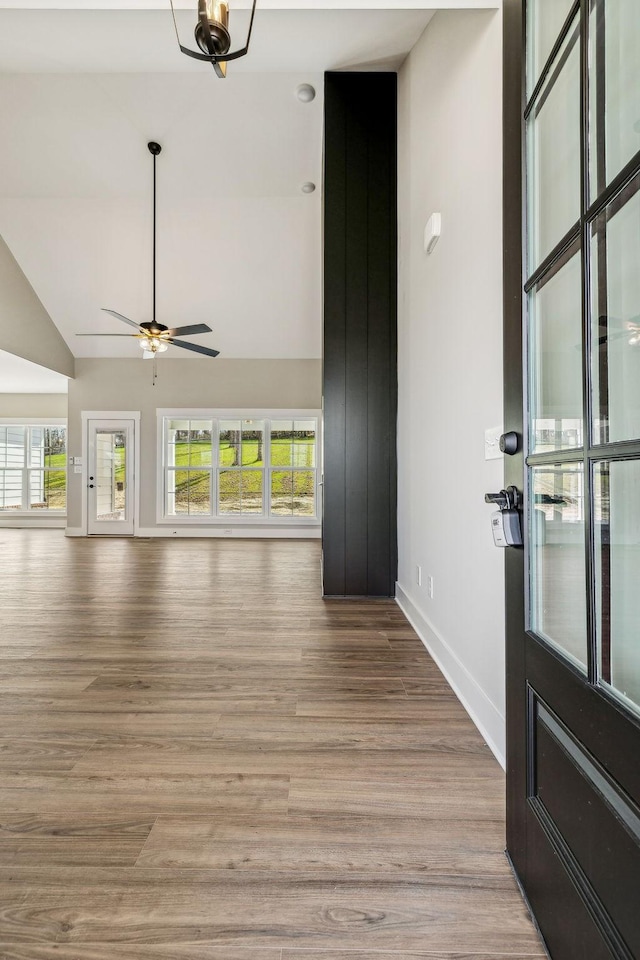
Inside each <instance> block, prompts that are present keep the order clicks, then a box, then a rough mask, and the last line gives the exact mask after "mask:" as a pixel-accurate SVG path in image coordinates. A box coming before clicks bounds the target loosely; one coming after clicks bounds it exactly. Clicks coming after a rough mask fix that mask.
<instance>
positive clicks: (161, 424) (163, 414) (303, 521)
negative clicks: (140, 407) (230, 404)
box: [156, 407, 322, 527]
mask: <svg viewBox="0 0 640 960" xmlns="http://www.w3.org/2000/svg"><path fill="white" fill-rule="evenodd" d="M156 415H157V430H158V446H157V461H156V462H157V494H156V522H157V523H158V524H159V525H170V524H172V525H174V526H175V525H180V526H183V525H184V526H224V527H229V526H234V525H240V526H278V527H287V526H289V527H292V526H293V527H299V526H303V527H305V526H308V527H317V526H319V525H320V523H321V519H322V505H321V501H320V488H321V486H322V411H321V410H318V409H300V408H294V409H289V408H286V409H277V408H270V409H260V408H258V409H255V408H254V409H246V408H240V409H238V408H219V407H218V408H174V407H171V408H162V409H160V408H159V409H157V410H156ZM170 420H200V421H202V420H209V421H212V427H211V444H212V451H211V466H210V467H198V468H196V469H200V470H203V471H204V470H206V471H210V486H209V489H210V495H211V513H209V514H202V513H201V514H194V515H191V516H187V515H185V514H176V515H169V514H168V513H167V506H168V482H167V478H168V475H169V470H170V469H172V468H171V467H170V466H169V462H168V457H167V451H168V422H169V421H170ZM222 420H241V421H242V420H256V421H263V422H264V437H263V444H264V447H263V463H264V466H263V467H246V468H245V467H243V465H242V464H240V465H239V466H238V467H226V466H222V465H221V464H220V461H219V443H220V421H222ZM280 420H314V421H315V423H316V443H315V449H316V463H315V466H313V467H293V466H292V467H291V468H288V467H286V468H283V467H282V466H278V465H276V466H274V465H273V464H272V463H271V423H272V421H280ZM243 469H247V470H255V471H259V472H260V473H261V474H262V484H263V497H262V507H263V509H262V512H261V513H247V514H241V513H239V514H235V513H220V512H219V503H218V495H219V475H220V471H221V470H238V471H241V470H243ZM283 469H285V470H289V469H291V471H292V472H308V471H312V472H313V474H314V484H313V492H314V504H315V514H314V515H313V516H290V517H289V516H283V515H281V514H272V513H271V474H272V473H273V472H274V471H275V472H281V471H282V470H283Z"/></svg>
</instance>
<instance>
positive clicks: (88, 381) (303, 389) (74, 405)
mask: <svg viewBox="0 0 640 960" xmlns="http://www.w3.org/2000/svg"><path fill="white" fill-rule="evenodd" d="M321 376H322V372H321V361H320V360H225V359H222V358H218V359H216V360H205V359H198V360H170V359H166V358H163V357H161V358H160V359H159V360H158V380H157V383H156V385H155V386H152V364H151V363H150V362H145V361H143V360H142V359H136V360H96V359H78V360H76V379H75V380H72V381H70V383H69V433H68V455H69V456H70V457H76V456H81V455H82V423H81V415H82V411H83V410H93V411H105V412H106V411H110V412H111V411H118V410H127V411H139V412H140V415H141V416H140V484H141V491H140V493H141V496H140V500H141V506H140V518H139V520H140V526H141V527H142V528H143V529H145V530H152V529H154V528H155V529H156V530H157V531H158V532H160V531H161V532H162V534H163V535H165V534H166V535H169V534H170V533H171V531H169V530H168V529H167V527H166V526H165V527H161V528H158V525H157V523H156V486H157V483H156V481H157V462H158V451H157V447H158V436H157V414H156V411H157V410H158V409H162V408H170V407H174V408H185V409H188V408H196V409H199V408H229V409H238V408H244V409H247V408H248V409H260V408H262V409H278V408H282V409H284V408H291V409H293V408H296V409H306V410H311V409H314V410H315V409H319V408H320V406H321V396H322V383H321ZM84 482H85V479H84V477H83V476H82V475H78V474H75V473H70V474H69V492H68V504H67V516H68V527H69V528H70V530H71V531H73V532H76V533H77V532H79V530H80V528H81V525H82V484H83V483H84ZM171 526H172V528H176V527H177V528H179V527H180V525H179V523H174V524H172V525H171ZM232 526H233V524H232V523H225V527H232ZM310 529H311V528H307V530H310ZM194 532H195V530H194V527H193V526H189V527H188V528H187V529H186V530H183V531H182V533H183V534H187V535H191V536H193V534H194ZM316 533H317V531H316Z"/></svg>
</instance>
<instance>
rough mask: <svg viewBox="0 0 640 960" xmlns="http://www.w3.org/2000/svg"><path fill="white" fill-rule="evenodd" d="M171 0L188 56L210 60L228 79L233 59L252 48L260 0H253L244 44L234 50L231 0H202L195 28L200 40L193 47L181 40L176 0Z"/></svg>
mask: <svg viewBox="0 0 640 960" xmlns="http://www.w3.org/2000/svg"><path fill="white" fill-rule="evenodd" d="M169 2H170V4H171V13H172V16H173V25H174V28H175V31H176V38H177V40H178V46H179V47H180V50H181V51H182V53H184V54H185V56H187V57H192V58H193V59H194V60H201V61H203V62H204V63H210V64H211V65H212V66H213V69H214V70H215V72H216V74H217V75H218V76H219V77H220V78H221V79H224V77H226V75H227V63H229V61H231V60H239V59H240V57H244V56H246V55H247V53H248V52H249V44H250V43H251V32H252V30H253V18H254V15H255V12H256V2H257V0H253V4H252V7H251V14H250V17H249V31H248V33H247V39H246V41H245V44H244V46H243V47H238V49H237V50H231V34H230V32H229V13H230V11H229V0H198V11H197V12H198V22H197V23H196V26H195V30H194V36H195V40H196V44H197V45H198V49H197V50H190V49H189V48H188V47H185V46H184V44H183V43H182V42H181V40H180V32H179V30H178V21H177V20H176V12H175V9H174V6H173V0H169Z"/></svg>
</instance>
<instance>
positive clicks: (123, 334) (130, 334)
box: [76, 333, 137, 337]
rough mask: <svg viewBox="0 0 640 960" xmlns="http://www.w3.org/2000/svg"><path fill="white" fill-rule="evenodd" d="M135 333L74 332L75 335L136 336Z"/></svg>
mask: <svg viewBox="0 0 640 960" xmlns="http://www.w3.org/2000/svg"><path fill="white" fill-rule="evenodd" d="M136 336H137V334H135V333H76V337H136Z"/></svg>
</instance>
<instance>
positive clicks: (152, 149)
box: [147, 140, 162, 323]
mask: <svg viewBox="0 0 640 960" xmlns="http://www.w3.org/2000/svg"><path fill="white" fill-rule="evenodd" d="M147 146H148V148H149V153H151V154H152V156H153V310H152V320H153V322H154V323H155V322H156V159H157V157H158V154H159V153H160V152H161V150H162V147H161V146H160V144H159V143H156V142H155V140H151V141H150V142H149V143H148V144H147Z"/></svg>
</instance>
